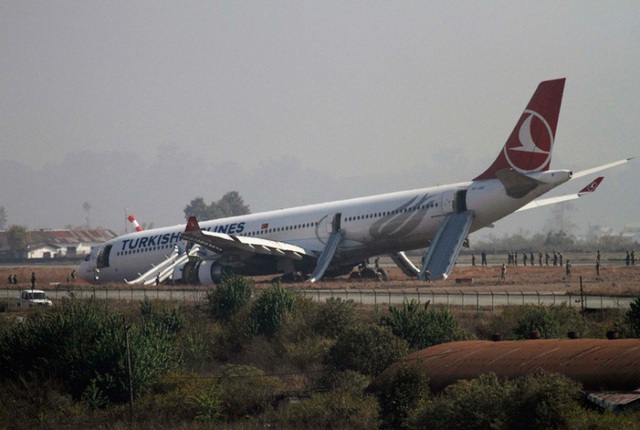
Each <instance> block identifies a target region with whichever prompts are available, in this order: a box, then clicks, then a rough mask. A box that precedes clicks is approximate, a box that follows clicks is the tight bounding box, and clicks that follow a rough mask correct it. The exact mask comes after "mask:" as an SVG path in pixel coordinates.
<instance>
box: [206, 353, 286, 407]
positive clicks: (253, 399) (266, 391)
mask: <svg viewBox="0 0 640 430" xmlns="http://www.w3.org/2000/svg"><path fill="white" fill-rule="evenodd" d="M217 384H218V385H219V387H220V389H219V393H220V394H219V400H220V402H221V404H222V405H223V414H224V416H225V417H226V418H228V419H233V418H239V417H245V416H250V415H257V414H259V413H261V412H263V411H265V410H266V409H267V408H268V406H269V405H270V404H271V403H272V402H273V401H274V399H275V398H276V397H277V396H278V395H279V394H281V392H282V390H283V385H282V383H281V382H280V380H279V379H277V378H275V377H271V376H266V375H265V374H264V372H263V371H262V370H260V369H258V368H255V367H252V366H241V365H233V364H229V365H226V366H224V367H222V368H221V376H220V377H219V379H218V382H217Z"/></svg>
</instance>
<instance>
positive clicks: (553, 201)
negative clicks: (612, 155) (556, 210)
mask: <svg viewBox="0 0 640 430" xmlns="http://www.w3.org/2000/svg"><path fill="white" fill-rule="evenodd" d="M610 167H611V166H610ZM602 179H604V177H603V176H600V177H598V178H596V179H595V180H594V181H592V182H591V183H590V184H589V185H587V186H586V187H584V188H583V189H582V190H580V191H579V192H577V193H575V194H566V195H564V196H557V197H549V198H546V199H538V200H534V201H532V202H531V203H529V204H526V205H524V206H522V207H521V208H520V209H518V210H517V211H516V212H520V211H524V210H527V209H534V208H539V207H542V206H547V205H552V204H556V203H562V202H566V201H569V200H574V199H577V198H580V197H582V196H584V195H585V194H589V193H592V192H594V191H595V190H596V188H598V185H600V182H602Z"/></svg>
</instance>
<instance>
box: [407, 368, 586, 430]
mask: <svg viewBox="0 0 640 430" xmlns="http://www.w3.org/2000/svg"><path fill="white" fill-rule="evenodd" d="M580 394H581V388H580V385H579V384H578V383H576V382H574V381H572V380H570V379H569V378H567V377H565V376H563V375H558V374H550V373H545V372H538V373H536V374H533V375H528V376H525V377H522V378H516V379H513V380H504V381H502V380H499V379H498V378H497V376H496V375H495V374H492V373H490V374H485V375H481V376H480V377H479V378H477V379H473V380H461V381H458V382H457V383H455V384H453V385H450V386H449V387H447V388H446V389H445V390H444V392H443V393H442V394H440V395H438V396H435V397H433V398H432V401H431V402H429V403H428V404H427V405H426V406H425V407H424V408H422V410H421V411H420V412H418V413H416V414H415V415H413V416H412V418H411V420H410V425H409V427H410V428H416V429H418V428H432V429H450V428H469V429H476V428H477V429H485V428H486V429H489V428H492V429H512V428H517V429H524V430H526V429H532V430H533V429H554V428H570V427H571V423H572V420H573V419H574V417H575V416H576V414H579V413H580V403H579V400H580Z"/></svg>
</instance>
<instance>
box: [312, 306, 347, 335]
mask: <svg viewBox="0 0 640 430" xmlns="http://www.w3.org/2000/svg"><path fill="white" fill-rule="evenodd" d="M357 321H358V315H357V313H356V307H355V304H354V302H353V300H342V299H341V298H339V297H338V298H334V297H332V298H330V299H327V301H326V302H324V303H322V304H321V305H320V307H319V309H318V313H317V315H316V318H315V320H314V321H313V329H314V331H315V332H316V333H318V334H320V335H321V336H327V337H330V338H335V337H336V336H338V335H339V334H340V333H342V332H343V331H344V330H345V329H347V328H348V327H351V326H353V325H354V324H356V323H357Z"/></svg>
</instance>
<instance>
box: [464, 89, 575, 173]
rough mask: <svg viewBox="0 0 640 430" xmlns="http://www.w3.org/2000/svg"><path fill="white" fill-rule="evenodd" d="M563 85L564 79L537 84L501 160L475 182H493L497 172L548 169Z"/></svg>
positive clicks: (503, 149) (497, 160)
mask: <svg viewBox="0 0 640 430" xmlns="http://www.w3.org/2000/svg"><path fill="white" fill-rule="evenodd" d="M564 82H565V78H562V79H555V80H553V81H544V82H541V83H540V85H538V88H537V89H536V92H535V93H534V94H533V97H531V100H530V101H529V104H528V105H527V108H526V109H525V110H524V112H523V113H522V115H521V116H520V119H519V120H518V122H517V123H516V126H515V128H514V129H513V131H512V132H511V135H510V136H509V139H507V143H505V145H504V147H503V148H502V151H500V154H499V155H498V158H496V160H495V161H494V162H493V164H492V165H491V167H489V168H488V169H487V170H486V171H485V172H484V173H483V174H481V175H480V176H478V177H477V178H475V179H474V180H479V179H493V178H495V177H496V172H497V171H498V170H502V169H509V168H512V169H514V170H516V171H518V172H521V173H527V172H541V171H545V170H549V164H550V163H551V152H552V151H553V142H554V140H555V136H556V126H557V125H558V115H559V114H560V105H561V103H562V92H563V91H564Z"/></svg>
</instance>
